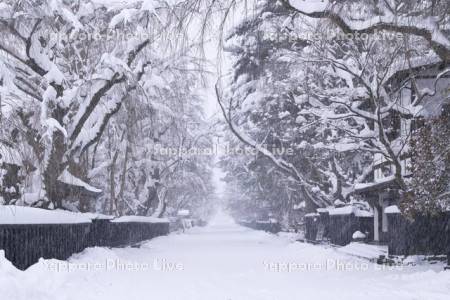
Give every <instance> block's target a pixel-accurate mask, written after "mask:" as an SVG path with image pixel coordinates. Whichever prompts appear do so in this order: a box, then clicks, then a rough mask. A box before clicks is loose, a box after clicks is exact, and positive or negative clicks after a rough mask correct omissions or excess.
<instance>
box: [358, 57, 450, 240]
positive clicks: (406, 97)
mask: <svg viewBox="0 0 450 300" xmlns="http://www.w3.org/2000/svg"><path fill="white" fill-rule="evenodd" d="M446 68H448V64H434V65H427V66H421V67H418V68H416V69H414V70H413V72H415V73H416V74H417V75H416V76H415V80H414V82H412V81H411V80H409V81H407V80H406V78H409V76H410V72H411V70H405V71H402V72H399V73H397V74H396V75H394V76H393V77H392V78H391V80H390V82H389V84H390V85H391V86H393V87H395V86H399V85H403V86H404V87H403V88H402V89H401V90H400V92H399V93H400V94H399V103H398V106H399V110H401V109H402V108H407V107H411V103H412V101H413V99H414V98H415V94H414V89H413V88H412V85H413V84H414V85H416V86H417V88H418V89H419V90H424V89H428V91H432V92H433V93H431V94H432V95H430V96H425V97H424V98H423V100H422V102H421V105H420V106H416V111H415V112H413V113H412V112H411V111H409V113H410V114H411V116H410V117H400V114H393V116H391V117H390V119H389V120H385V121H386V122H389V124H390V125H391V126H392V130H391V131H390V132H388V138H389V140H390V143H391V147H392V148H393V150H394V152H395V153H396V155H397V156H398V157H399V158H400V160H401V168H402V176H403V177H404V178H407V177H409V176H411V173H410V170H409V166H410V164H411V156H410V154H409V152H408V151H409V149H408V148H409V147H408V146H409V137H410V135H411V132H413V131H414V130H416V129H417V128H419V127H420V126H421V124H422V123H423V120H425V119H428V118H433V117H438V116H440V115H441V113H442V112H443V111H445V110H447V109H449V108H450V98H449V87H450V72H447V73H445V74H444V75H443V76H442V77H440V79H439V80H438V81H436V80H435V78H436V77H437V74H440V73H443V70H445V69H446ZM405 81H406V83H405ZM394 168H395V167H394V165H393V164H392V163H390V162H389V161H388V160H387V159H386V158H385V157H384V156H383V155H382V154H375V155H374V157H373V174H372V176H370V178H371V180H369V181H367V182H365V183H359V184H356V186H355V194H356V195H360V196H361V197H362V199H364V200H365V201H367V202H368V203H369V205H370V206H371V209H372V210H373V213H374V218H373V228H374V233H373V240H374V241H375V242H380V243H387V242H388V239H389V231H390V228H389V227H390V224H389V218H388V214H389V213H392V212H393V211H394V210H396V209H395V206H396V205H398V202H399V199H400V193H399V190H400V189H399V185H398V184H397V182H396V180H395V177H394V171H395V169H394ZM388 207H389V209H387V208H388Z"/></svg>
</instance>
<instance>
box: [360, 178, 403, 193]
mask: <svg viewBox="0 0 450 300" xmlns="http://www.w3.org/2000/svg"><path fill="white" fill-rule="evenodd" d="M393 183H395V177H394V176H392V175H391V176H387V177H384V178H382V179H379V180H377V181H376V182H368V183H357V184H355V192H360V193H361V192H366V191H369V190H373V189H377V188H384V187H386V186H389V185H391V184H393Z"/></svg>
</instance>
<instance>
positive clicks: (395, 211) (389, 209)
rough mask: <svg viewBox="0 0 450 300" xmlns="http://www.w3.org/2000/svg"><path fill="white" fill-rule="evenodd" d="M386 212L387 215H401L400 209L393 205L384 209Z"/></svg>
mask: <svg viewBox="0 0 450 300" xmlns="http://www.w3.org/2000/svg"><path fill="white" fill-rule="evenodd" d="M384 212H385V213H386V214H399V213H401V212H400V209H399V208H398V206H397V205H391V206H388V207H386V208H385V209H384Z"/></svg>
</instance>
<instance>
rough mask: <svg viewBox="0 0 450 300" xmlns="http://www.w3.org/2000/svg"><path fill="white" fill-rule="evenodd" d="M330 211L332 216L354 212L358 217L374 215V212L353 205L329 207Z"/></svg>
mask: <svg viewBox="0 0 450 300" xmlns="http://www.w3.org/2000/svg"><path fill="white" fill-rule="evenodd" d="M328 212H329V214H330V216H332V215H350V214H352V213H353V214H354V215H355V216H356V217H373V213H372V212H370V211H367V210H362V209H360V208H358V207H356V206H353V205H348V206H344V207H339V208H333V209H329V210H328Z"/></svg>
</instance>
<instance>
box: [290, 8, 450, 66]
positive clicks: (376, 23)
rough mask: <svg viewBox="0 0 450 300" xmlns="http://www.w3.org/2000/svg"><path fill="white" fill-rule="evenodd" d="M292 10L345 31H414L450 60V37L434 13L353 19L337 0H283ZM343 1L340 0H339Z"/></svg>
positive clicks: (412, 32) (437, 52)
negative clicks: (440, 26)
mask: <svg viewBox="0 0 450 300" xmlns="http://www.w3.org/2000/svg"><path fill="white" fill-rule="evenodd" d="M282 1H283V3H284V4H285V5H286V6H287V7H288V8H289V9H291V10H293V11H295V12H298V13H300V14H303V15H306V16H308V17H311V18H326V19H329V20H331V21H332V22H333V23H335V24H336V25H337V26H338V27H339V28H340V29H341V30H342V31H344V32H345V33H359V34H363V33H368V34H373V33H376V32H377V31H382V30H386V31H392V32H398V33H403V34H411V35H416V36H420V37H422V38H424V39H425V40H427V41H428V43H429V44H430V46H431V48H432V49H433V51H434V52H435V53H436V54H437V55H438V56H439V57H440V58H441V59H442V60H443V61H450V41H449V39H448V38H447V37H446V35H445V34H444V33H443V32H442V31H441V30H440V28H439V26H438V24H437V23H436V18H434V17H433V16H428V17H422V16H402V15H394V14H392V13H391V12H388V11H384V13H385V14H384V15H378V16H372V17H370V18H368V19H366V20H351V19H349V18H348V17H346V16H344V15H343V14H342V9H339V7H337V5H336V4H335V3H330V2H329V1H328V0H322V1H305V0H282ZM338 3H339V2H338Z"/></svg>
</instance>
